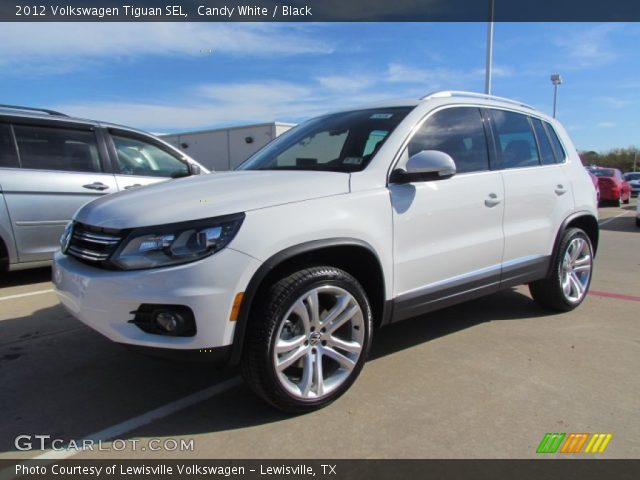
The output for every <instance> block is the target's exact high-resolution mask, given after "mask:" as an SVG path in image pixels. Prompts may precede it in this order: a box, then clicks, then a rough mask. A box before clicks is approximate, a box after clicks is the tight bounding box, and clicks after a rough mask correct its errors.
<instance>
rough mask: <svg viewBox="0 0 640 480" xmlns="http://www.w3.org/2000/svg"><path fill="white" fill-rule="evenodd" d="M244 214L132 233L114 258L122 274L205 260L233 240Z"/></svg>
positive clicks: (138, 230) (142, 229) (136, 230)
mask: <svg viewBox="0 0 640 480" xmlns="http://www.w3.org/2000/svg"><path fill="white" fill-rule="evenodd" d="M243 220H244V213H239V214H236V215H227V216H224V217H217V218H210V219H206V220H197V221H193V222H183V223H174V224H171V225H162V226H158V227H145V228H138V229H134V230H133V231H132V232H131V233H130V234H129V235H128V236H127V237H126V238H125V239H124V241H123V242H122V245H121V246H120V248H118V250H116V252H115V253H114V254H113V257H112V259H111V262H112V263H113V264H114V265H116V266H118V267H119V268H122V269H123V270H139V269H143V268H155V267H164V266H168V265H178V264H181V263H188V262H193V261H195V260H200V259H201V258H204V257H208V256H209V255H212V254H214V253H216V252H218V251H220V250H222V249H223V248H224V247H226V246H227V245H228V243H229V242H230V241H231V240H233V237H235V235H236V233H237V232H238V229H239V228H240V225H241V224H242V221H243Z"/></svg>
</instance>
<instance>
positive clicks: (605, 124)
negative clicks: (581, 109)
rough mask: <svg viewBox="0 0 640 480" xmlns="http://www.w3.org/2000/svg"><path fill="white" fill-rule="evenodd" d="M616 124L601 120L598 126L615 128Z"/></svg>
mask: <svg viewBox="0 0 640 480" xmlns="http://www.w3.org/2000/svg"><path fill="white" fill-rule="evenodd" d="M615 126H616V124H615V123H613V122H600V123H598V127H600V128H613V127H615Z"/></svg>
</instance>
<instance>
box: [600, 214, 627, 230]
mask: <svg viewBox="0 0 640 480" xmlns="http://www.w3.org/2000/svg"><path fill="white" fill-rule="evenodd" d="M627 213H629V212H622V213H620V214H618V215H616V216H615V217H611V218H607V219H606V220H603V221H602V222H600V223H599V225H600V226H601V227H602V226H603V225H606V224H607V223H609V222H613V221H614V220H615V219H616V218H620V217H624V216H625V215H626V214H627Z"/></svg>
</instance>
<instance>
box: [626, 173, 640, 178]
mask: <svg viewBox="0 0 640 480" xmlns="http://www.w3.org/2000/svg"><path fill="white" fill-rule="evenodd" d="M624 179H625V180H640V172H637V173H633V172H631V173H625V174H624Z"/></svg>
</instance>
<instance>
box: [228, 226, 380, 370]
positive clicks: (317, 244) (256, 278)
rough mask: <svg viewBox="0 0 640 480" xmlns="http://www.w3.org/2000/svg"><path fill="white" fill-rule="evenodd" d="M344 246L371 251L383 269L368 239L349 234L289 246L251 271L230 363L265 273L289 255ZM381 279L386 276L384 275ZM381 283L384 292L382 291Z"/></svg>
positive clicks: (239, 348) (236, 356)
mask: <svg viewBox="0 0 640 480" xmlns="http://www.w3.org/2000/svg"><path fill="white" fill-rule="evenodd" d="M345 246H353V247H362V248H365V249H366V250H368V251H369V252H371V254H373V255H374V257H375V258H376V260H377V262H378V266H379V268H380V271H383V269H382V264H381V263H380V259H379V257H378V254H377V253H376V252H375V250H374V249H373V247H372V246H371V245H369V244H368V243H367V242H365V241H362V240H359V239H356V238H349V237H342V238H328V239H323V240H313V241H310V242H305V243H301V244H299V245H294V246H291V247H288V248H286V249H284V250H282V251H280V252H278V253H276V254H275V255H273V256H272V257H270V258H269V259H268V260H266V261H265V262H264V263H263V264H262V265H260V267H259V268H258V270H257V271H256V272H255V273H254V274H253V277H252V278H251V280H250V281H249V284H248V285H247V288H246V289H245V292H244V298H243V300H242V305H241V306H240V313H239V315H238V320H237V323H236V328H235V330H234V333H233V347H232V348H233V350H232V353H231V359H230V360H229V364H230V365H237V364H238V363H239V362H240V358H241V357H242V349H243V347H244V338H245V333H246V329H247V324H248V323H249V314H250V312H251V306H252V305H253V302H254V300H255V296H256V294H257V293H258V289H259V288H260V285H261V284H262V282H263V280H264V279H265V278H266V277H267V275H268V274H269V273H270V272H272V271H273V269H274V268H276V267H277V266H278V265H280V264H281V263H282V262H285V261H287V260H289V259H291V258H294V257H297V256H299V255H301V254H304V253H310V252H313V251H316V250H322V249H324V248H328V247H345ZM382 281H383V282H384V281H385V279H384V277H383V279H382ZM384 291H385V290H384V285H383V292H384ZM391 303H392V302H390V301H385V302H384V308H383V313H382V322H381V325H385V324H386V323H389V319H390V318H391V313H392V312H391Z"/></svg>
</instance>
